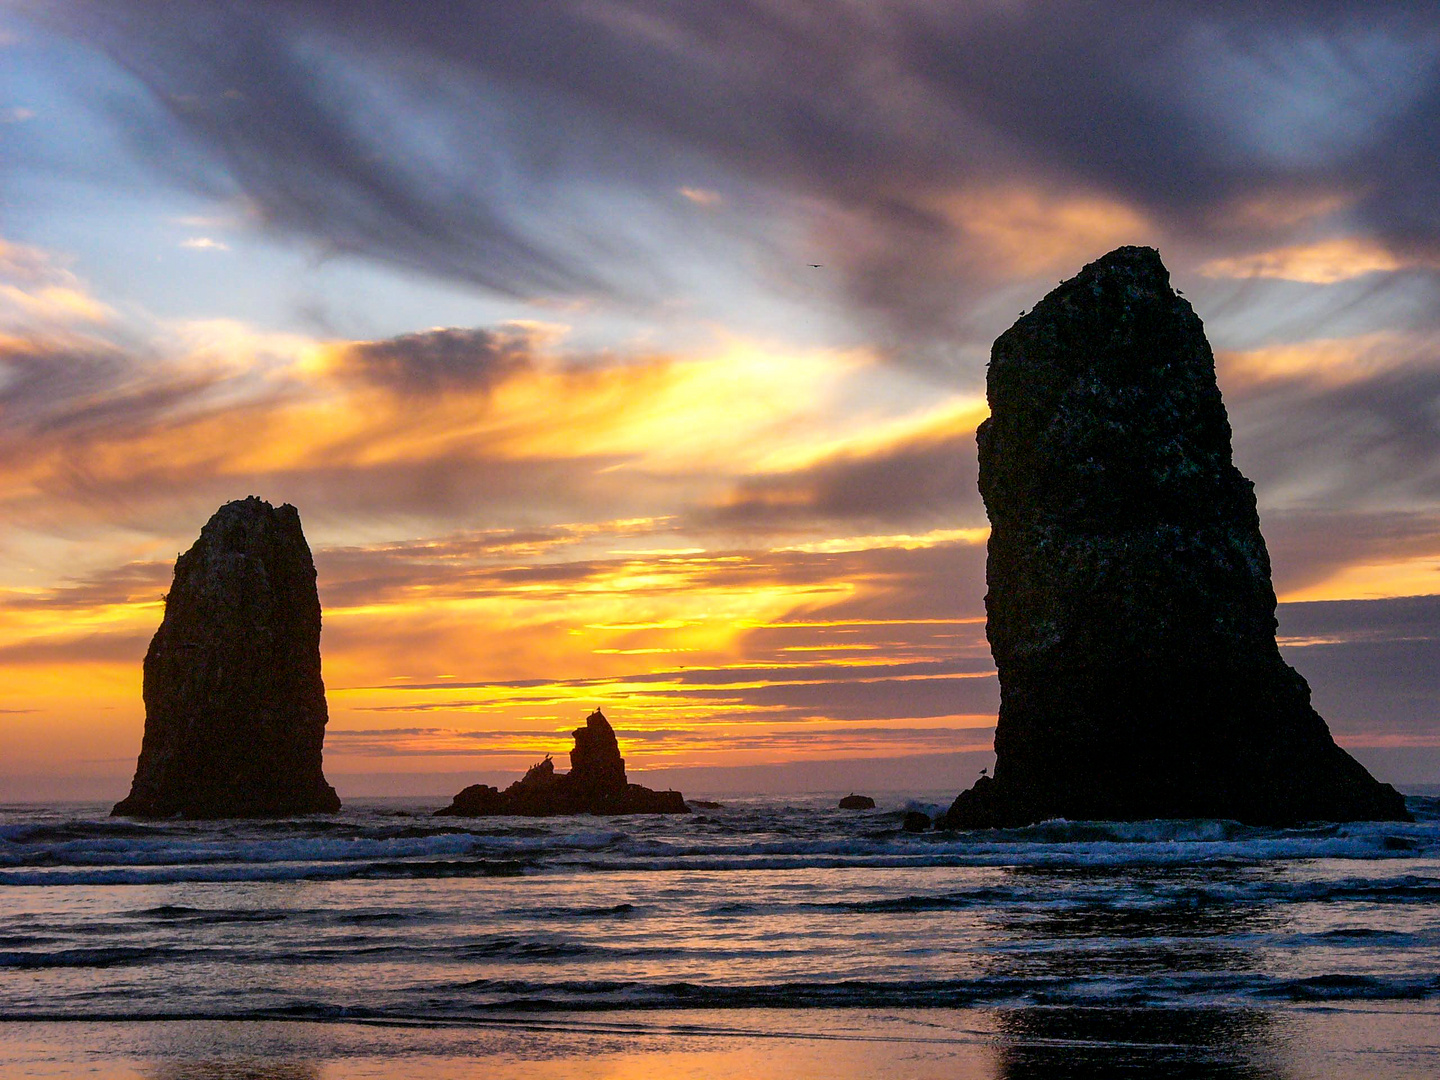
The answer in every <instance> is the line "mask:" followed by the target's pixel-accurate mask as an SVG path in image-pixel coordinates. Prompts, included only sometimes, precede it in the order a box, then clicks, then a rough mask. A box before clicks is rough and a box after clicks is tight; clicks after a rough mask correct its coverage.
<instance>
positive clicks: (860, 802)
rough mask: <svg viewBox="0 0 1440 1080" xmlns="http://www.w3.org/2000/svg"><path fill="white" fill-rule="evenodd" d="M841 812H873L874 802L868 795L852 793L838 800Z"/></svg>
mask: <svg viewBox="0 0 1440 1080" xmlns="http://www.w3.org/2000/svg"><path fill="white" fill-rule="evenodd" d="M840 809H841V810H874V809H875V800H874V799H872V798H870V796H869V795H856V794H855V793H854V792H853V791H852V792H851V793H850V794H849V795H846V796H845V797H844V798H843V799H841V800H840Z"/></svg>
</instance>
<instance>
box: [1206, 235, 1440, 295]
mask: <svg viewBox="0 0 1440 1080" xmlns="http://www.w3.org/2000/svg"><path fill="white" fill-rule="evenodd" d="M1436 265H1440V264H1436V263H1434V262H1430V261H1417V260H1413V259H1403V258H1401V257H1400V256H1398V255H1396V254H1395V253H1394V252H1393V251H1391V250H1390V249H1389V248H1387V247H1385V246H1384V245H1382V244H1380V243H1378V242H1376V241H1374V240H1371V239H1368V238H1366V237H1337V238H1335V239H1332V240H1322V241H1319V242H1317V243H1313V244H1299V245H1295V246H1293V247H1284V248H1276V249H1274V250H1273V251H1260V252H1255V253H1254V254H1250V255H1240V256H1236V257H1232V258H1222V259H1211V260H1210V261H1209V262H1206V263H1202V264H1201V266H1200V273H1202V274H1204V275H1205V276H1206V277H1212V278H1255V277H1259V278H1278V279H1281V280H1283V281H1303V282H1306V283H1308V284H1312V285H1333V284H1335V283H1336V282H1340V281H1349V280H1351V279H1352V278H1357V277H1363V276H1364V275H1366V274H1386V273H1394V272H1395V271H1398V270H1409V269H1416V268H1427V269H1433V268H1434V267H1435V266H1436Z"/></svg>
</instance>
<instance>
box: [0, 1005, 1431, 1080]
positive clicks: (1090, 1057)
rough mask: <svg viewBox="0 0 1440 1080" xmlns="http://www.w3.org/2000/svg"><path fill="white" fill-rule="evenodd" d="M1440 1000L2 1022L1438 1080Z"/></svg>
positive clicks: (563, 1073)
mask: <svg viewBox="0 0 1440 1080" xmlns="http://www.w3.org/2000/svg"><path fill="white" fill-rule="evenodd" d="M1437 1069H1440V1007H1437V1006H1436V1005H1434V1004H1433V1003H1429V1002H1425V1003H1409V1002H1393V1003H1365V1004H1360V1005H1355V1004H1346V1005H1345V1006H1343V1007H1338V1008H1337V1007H1329V1006H1324V1007H1322V1006H1313V1007H1312V1006H1301V1007H1293V1006H1287V1007H1283V1008H1277V1009H1271V1010H1262V1009H1235V1008H1203V1007H1194V1008H1192V1007H1186V1008H1106V1007H1096V1008H1076V1007H1073V1006H1062V1007H1054V1008H1048V1007H1044V1006H1026V1007H1017V1008H986V1009H915V1010H889V1011H871V1010H851V1009H834V1010H816V1009H805V1010H791V1009H734V1010H697V1011H689V1012H687V1011H673V1010H667V1011H664V1012H635V1013H614V1012H607V1013H603V1014H584V1013H580V1014H564V1015H554V1014H551V1015H546V1016H543V1017H527V1016H523V1015H497V1016H495V1017H493V1018H490V1019H485V1020H479V1021H476V1022H471V1023H467V1024H465V1025H463V1026H450V1025H442V1026H434V1027H431V1026H426V1025H420V1024H404V1025H394V1024H375V1023H348V1022H335V1023H316V1022H314V1021H304V1022H284V1021H244V1022H229V1021H187V1020H169V1021H148V1022H124V1021H69V1022H30V1021H26V1022H10V1023H4V1024H0V1076H3V1077H5V1078H6V1080H10V1078H34V1077H46V1078H59V1077H65V1078H71V1077H80V1076H84V1077H89V1078H92V1080H141V1078H144V1080H460V1078H462V1077H465V1078H471V1077H481V1076H483V1077H503V1076H524V1077H527V1078H532V1080H572V1078H580V1077H607V1078H614V1080H620V1078H628V1077H637V1078H638V1077H645V1078H647V1080H671V1078H675V1080H679V1078H701V1077H704V1078H727V1077H735V1078H740V1077H745V1078H753V1077H770V1078H775V1080H802V1078H803V1080H812V1078H813V1080H820V1078H825V1080H851V1078H854V1080H860V1078H865V1080H875V1078H877V1077H879V1078H882V1080H910V1078H916V1080H918V1078H940V1077H946V1078H949V1080H1001V1078H1004V1080H1021V1078H1034V1080H1040V1078H1047V1080H1053V1078H1062V1077H1076V1078H1094V1080H1100V1078H1101V1077H1156V1078H1159V1077H1166V1078H1177V1077H1214V1078H1229V1080H1240V1078H1247V1080H1249V1078H1273V1080H1332V1078H1333V1080H1341V1078H1361V1077H1366V1078H1394V1080H1401V1078H1403V1080H1412V1078H1413V1080H1420V1078H1422V1077H1424V1078H1432V1077H1434V1076H1435V1074H1436V1071H1437Z"/></svg>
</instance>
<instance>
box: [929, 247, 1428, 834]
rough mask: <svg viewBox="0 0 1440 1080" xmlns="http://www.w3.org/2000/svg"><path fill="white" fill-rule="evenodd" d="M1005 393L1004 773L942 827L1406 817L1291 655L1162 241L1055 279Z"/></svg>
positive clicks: (999, 735)
mask: <svg viewBox="0 0 1440 1080" xmlns="http://www.w3.org/2000/svg"><path fill="white" fill-rule="evenodd" d="M987 394H988V397H989V401H990V412H991V415H990V419H988V420H986V421H985V422H984V423H983V424H981V425H980V430H979V433H978V439H979V449H980V493H981V495H982V497H983V498H984V500H985V508H986V511H987V512H988V514H989V516H990V523H991V533H990V545H989V558H988V562H987V566H986V578H987V582H988V585H989V593H988V595H987V596H986V597H985V608H986V613H987V616H988V621H987V625H986V632H987V636H988V637H989V639H990V647H991V650H992V652H993V653H994V656H995V663H996V667H997V668H998V669H999V673H1000V717H999V723H998V726H997V727H996V730H995V755H996V763H995V773H994V776H993V777H987V778H982V779H981V780H980V781H979V782H978V783H977V784H976V785H975V786H974V787H972V788H971V789H970V790H968V791H965V792H962V793H961V794H960V796H959V798H957V799H956V800H955V803H954V805H953V806H951V808H950V810H949V811H948V812H947V813H946V814H945V815H944V816H943V817H942V819H941V824H943V825H947V826H950V827H954V828H984V827H996V826H1012V825H1023V824H1028V823H1032V822H1036V821H1040V820H1043V819H1046V818H1053V817H1065V818H1070V819H1085V818H1088V819H1110V820H1140V819H1148V818H1200V817H1205V818H1231V819H1238V820H1240V821H1244V822H1249V823H1254V824H1287V823H1295V822H1300V821H1311V820H1325V821H1348V820H1365V819H1386V820H1404V819H1406V818H1407V816H1408V815H1407V814H1406V811H1405V807H1404V802H1403V799H1402V798H1401V796H1400V794H1399V793H1398V792H1396V791H1395V789H1394V788H1392V787H1390V786H1389V785H1388V784H1381V783H1379V782H1378V781H1376V780H1375V779H1374V778H1373V777H1371V776H1370V774H1369V773H1367V772H1366V771H1365V769H1364V768H1363V767H1362V766H1361V765H1360V764H1359V762H1357V761H1355V759H1354V758H1352V757H1351V756H1350V755H1349V754H1347V753H1345V751H1343V750H1341V749H1340V748H1339V747H1338V746H1336V745H1335V742H1334V740H1332V739H1331V737H1330V732H1329V729H1328V728H1327V727H1326V726H1325V721H1324V720H1323V719H1321V717H1320V716H1319V714H1318V713H1316V712H1315V710H1314V709H1313V708H1311V706H1310V688H1309V687H1308V686H1307V685H1306V683H1305V680H1304V679H1303V678H1301V677H1300V675H1299V674H1298V673H1297V672H1296V671H1295V670H1294V669H1293V668H1291V667H1290V666H1289V665H1288V664H1286V663H1285V661H1284V660H1282V659H1281V657H1280V652H1279V649H1278V648H1277V647H1276V643H1275V627H1276V623H1275V591H1274V588H1273V587H1272V585H1271V583H1270V559H1269V555H1268V554H1267V552H1266V550H1265V542H1264V540H1263V539H1262V538H1261V536H1260V521H1259V517H1258V515H1257V514H1256V509H1255V494H1254V485H1253V484H1251V482H1250V481H1249V480H1247V479H1245V477H1244V476H1242V475H1241V474H1240V471H1239V470H1238V469H1236V468H1235V466H1234V465H1233V464H1232V463H1231V452H1230V423H1229V420H1228V419H1227V417H1226V415H1225V406H1224V404H1223V402H1222V401H1221V399H1220V390H1219V387H1218V386H1217V385H1216V381H1215V360H1214V356H1213V355H1212V354H1211V351H1210V346H1209V344H1208V343H1207V342H1206V340H1205V333H1204V329H1203V327H1202V326H1201V323H1200V320H1199V318H1197V317H1196V315H1195V312H1194V311H1193V310H1192V309H1191V307H1190V304H1189V303H1188V302H1187V301H1186V300H1184V299H1183V298H1181V297H1180V296H1178V295H1177V294H1176V293H1175V292H1174V291H1173V290H1172V289H1171V287H1170V275H1169V273H1168V271H1167V270H1166V269H1165V266H1164V264H1163V263H1161V261H1160V256H1159V254H1158V253H1157V252H1155V251H1154V250H1152V249H1150V248H1141V247H1123V248H1119V249H1117V250H1115V251H1112V252H1111V253H1110V254H1108V255H1106V256H1105V257H1104V258H1102V259H1100V260H1099V261H1097V262H1094V263H1091V264H1090V265H1089V266H1087V267H1085V268H1084V269H1083V270H1082V271H1081V272H1080V273H1079V274H1078V275H1076V276H1075V277H1074V278H1072V279H1071V280H1069V281H1066V282H1064V283H1062V284H1061V285H1060V286H1059V287H1058V288H1057V289H1055V290H1054V291H1053V292H1051V293H1050V294H1049V295H1048V296H1046V297H1045V299H1044V300H1042V301H1041V302H1040V303H1039V304H1038V305H1037V306H1036V307H1035V310H1034V311H1032V312H1031V313H1030V314H1028V315H1025V316H1023V317H1022V318H1021V319H1020V320H1019V321H1018V322H1016V323H1015V325H1014V326H1012V327H1011V328H1010V329H1009V330H1008V331H1006V332H1005V333H1004V334H1003V335H1001V336H1000V338H999V339H998V340H997V341H996V342H995V346H994V349H993V351H992V353H991V358H990V368H989V375H988V381H987Z"/></svg>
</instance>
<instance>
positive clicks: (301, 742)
mask: <svg viewBox="0 0 1440 1080" xmlns="http://www.w3.org/2000/svg"><path fill="white" fill-rule="evenodd" d="M144 696H145V738H144V741H143V743H142V744H141V747H140V761H139V763H138V765H137V766H136V768H135V780H134V783H133V784H132V785H131V788H130V794H129V796H128V797H127V798H126V799H124V800H123V801H122V802H120V803H117V804H116V806H115V809H114V811H112V813H114V814H119V815H128V816H132V817H173V816H175V815H180V816H182V817H187V818H224V817H274V816H282V815H288V814H309V813H323V812H333V811H335V810H338V809H340V799H339V797H338V796H337V795H336V794H335V789H334V788H332V787H331V786H330V785H329V784H327V783H326V782H325V776H324V773H323V772H322V771H321V766H320V753H321V746H322V744H323V742H324V740H325V722H326V720H327V719H328V716H329V714H328V712H327V710H326V706H325V684H324V682H322V681H321V678H320V597H319V594H318V593H317V592H316V590H315V563H314V562H313V561H312V560H311V557H310V547H309V545H308V544H306V543H305V534H304V533H303V532H302V531H301V529H300V514H299V513H298V512H297V511H296V509H295V507H293V506H290V505H288V504H286V505H284V506H281V507H279V508H278V509H277V508H275V507H273V506H271V505H270V504H269V503H267V502H264V501H263V500H261V499H257V498H255V497H254V496H251V497H250V498H248V499H244V500H240V501H236V502H231V503H226V504H225V505H224V506H222V507H221V508H220V509H219V510H217V511H216V512H215V516H214V517H212V518H211V519H210V520H209V522H207V523H206V525H205V528H204V529H202V530H201V531H200V539H198V540H197V541H195V544H194V546H193V547H191V548H190V550H189V551H187V552H185V554H184V555H181V556H180V558H179V559H178V560H177V561H176V563H175V581H174V584H173V585H172V586H171V587H170V593H169V595H168V596H167V597H166V599H165V617H164V619H163V620H162V621H161V623H160V629H159V630H157V631H156V632H155V637H154V639H153V640H151V642H150V650H149V651H148V652H147V653H146V654H145V682H144Z"/></svg>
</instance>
